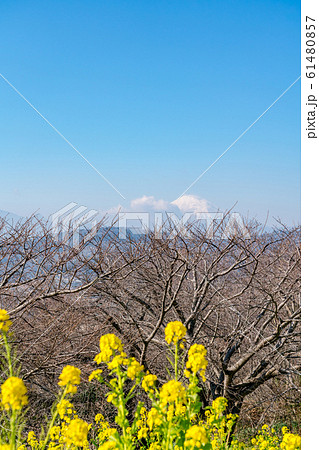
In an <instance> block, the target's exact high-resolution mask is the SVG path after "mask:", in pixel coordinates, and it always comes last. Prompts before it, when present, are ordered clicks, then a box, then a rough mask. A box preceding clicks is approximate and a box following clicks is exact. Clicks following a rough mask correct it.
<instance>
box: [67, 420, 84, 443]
mask: <svg viewBox="0 0 319 450" xmlns="http://www.w3.org/2000/svg"><path fill="white" fill-rule="evenodd" d="M88 431H89V425H88V424H87V423H86V422H84V420H82V419H73V420H71V422H70V424H69V426H68V429H67V431H66V433H65V442H66V444H68V445H72V444H73V445H75V446H76V447H84V446H85V445H86V444H87V435H88Z"/></svg>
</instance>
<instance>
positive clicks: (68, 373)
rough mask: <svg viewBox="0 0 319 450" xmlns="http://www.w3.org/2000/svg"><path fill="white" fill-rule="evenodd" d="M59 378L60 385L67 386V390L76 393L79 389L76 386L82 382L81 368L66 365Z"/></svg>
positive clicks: (69, 392)
mask: <svg viewBox="0 0 319 450" xmlns="http://www.w3.org/2000/svg"><path fill="white" fill-rule="evenodd" d="M59 379H60V381H59V383H58V384H59V386H67V391H66V392H67V393H68V394H75V393H76V391H77V387H76V386H77V385H78V384H80V382H81V370H80V369H77V368H76V367H73V366H65V367H63V370H62V373H61V375H60V377H59Z"/></svg>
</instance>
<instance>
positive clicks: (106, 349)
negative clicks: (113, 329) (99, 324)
mask: <svg viewBox="0 0 319 450" xmlns="http://www.w3.org/2000/svg"><path fill="white" fill-rule="evenodd" d="M100 350H101V352H100V353H99V354H98V355H96V357H95V358H94V361H96V362H97V363H98V364H100V363H101V362H106V363H107V362H109V361H110V359H111V357H112V356H115V354H116V352H118V353H119V354H121V353H122V351H123V345H122V342H121V339H120V338H118V337H117V336H115V334H105V335H104V336H101V338H100Z"/></svg>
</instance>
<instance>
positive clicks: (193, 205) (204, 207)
mask: <svg viewBox="0 0 319 450" xmlns="http://www.w3.org/2000/svg"><path fill="white" fill-rule="evenodd" d="M172 204H173V205H176V206H177V207H178V208H179V209H180V210H181V211H182V212H203V213H204V212H208V210H209V202H208V200H206V199H205V198H200V197H197V195H183V196H182V197H180V198H178V199H176V200H174V201H173V202H172Z"/></svg>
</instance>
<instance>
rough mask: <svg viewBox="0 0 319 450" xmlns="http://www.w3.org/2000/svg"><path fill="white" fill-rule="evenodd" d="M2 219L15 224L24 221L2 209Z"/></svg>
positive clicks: (0, 210)
mask: <svg viewBox="0 0 319 450" xmlns="http://www.w3.org/2000/svg"><path fill="white" fill-rule="evenodd" d="M0 217H1V218H2V219H6V221H7V222H9V223H12V225H13V224H15V223H17V222H19V220H23V219H24V217H22V216H18V215H17V214H14V213H11V212H9V211H4V210H3V209H0Z"/></svg>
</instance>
